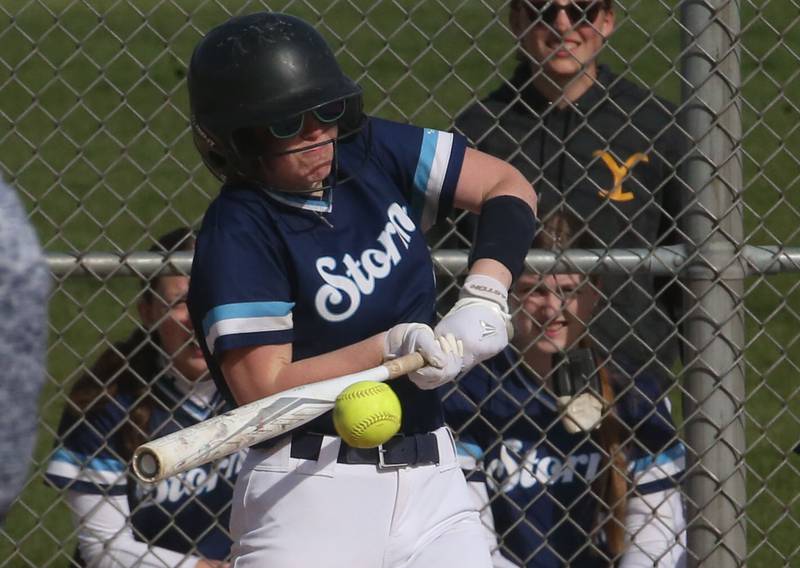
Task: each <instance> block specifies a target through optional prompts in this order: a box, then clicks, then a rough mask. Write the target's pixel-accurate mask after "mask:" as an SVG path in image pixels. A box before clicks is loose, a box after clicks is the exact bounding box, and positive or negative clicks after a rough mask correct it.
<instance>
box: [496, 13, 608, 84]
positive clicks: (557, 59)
mask: <svg viewBox="0 0 800 568" xmlns="http://www.w3.org/2000/svg"><path fill="white" fill-rule="evenodd" d="M561 8H564V9H561ZM510 18H511V28H512V30H513V31H514V33H515V34H516V35H517V36H518V37H519V38H520V42H521V45H522V48H523V49H524V50H525V51H526V52H527V53H528V54H529V55H530V56H531V57H532V58H533V60H534V61H536V62H537V63H539V65H540V66H541V70H542V71H543V72H544V73H545V75H547V76H548V77H550V78H551V79H553V80H554V81H556V83H559V84H563V83H564V82H565V81H568V80H569V79H570V78H572V77H575V76H576V75H578V74H579V73H581V72H584V73H588V74H589V75H592V76H594V74H595V73H596V61H595V59H596V57H597V54H598V53H599V51H600V49H601V48H602V47H603V42H604V41H605V38H607V37H608V36H610V35H611V32H612V31H613V30H614V12H613V10H610V9H606V8H605V7H604V5H603V4H602V2H600V1H594V0H579V1H575V2H571V1H569V0H553V1H546V2H545V1H542V0H522V2H521V3H520V7H519V8H518V9H515V10H512V11H511V15H510Z"/></svg>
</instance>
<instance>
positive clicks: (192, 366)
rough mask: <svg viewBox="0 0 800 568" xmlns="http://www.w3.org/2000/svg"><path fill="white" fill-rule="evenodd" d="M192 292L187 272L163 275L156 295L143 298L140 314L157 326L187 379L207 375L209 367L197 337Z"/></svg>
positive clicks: (174, 363) (164, 346) (163, 344)
mask: <svg viewBox="0 0 800 568" xmlns="http://www.w3.org/2000/svg"><path fill="white" fill-rule="evenodd" d="M188 292H189V278H187V277H186V276H162V277H161V278H159V279H158V280H157V284H156V286H155V289H154V290H153V294H152V296H151V297H150V298H149V299H142V300H141V301H140V303H139V314H140V315H141V317H142V322H143V323H144V324H145V325H147V326H149V327H150V328H151V329H155V331H156V333H157V334H158V338H159V341H160V342H161V349H163V350H164V353H165V354H166V355H167V356H168V357H169V358H170V359H171V361H172V366H173V368H174V369H175V370H177V371H178V372H179V373H180V374H181V375H183V376H184V377H185V378H186V379H188V380H190V381H196V380H198V379H201V378H203V377H204V376H205V375H206V373H207V371H208V367H207V366H206V361H205V359H204V358H203V352H202V351H201V350H200V346H199V345H198V344H197V341H196V340H195V337H194V331H193V327H192V321H191V318H190V317H189V308H188V307H187V305H186V295H187V294H188Z"/></svg>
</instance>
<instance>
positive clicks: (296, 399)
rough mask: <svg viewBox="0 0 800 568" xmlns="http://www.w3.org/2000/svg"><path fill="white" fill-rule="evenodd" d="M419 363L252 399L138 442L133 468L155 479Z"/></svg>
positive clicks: (298, 421) (269, 434)
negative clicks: (363, 384) (358, 385)
mask: <svg viewBox="0 0 800 568" xmlns="http://www.w3.org/2000/svg"><path fill="white" fill-rule="evenodd" d="M424 365H425V360H424V359H423V358H422V355H420V354H419V353H411V354H409V355H404V356H403V357H398V358H397V359H393V360H391V361H387V362H386V363H384V364H383V365H379V366H377V367H375V368H372V369H367V370H366V371H360V372H358V373H352V374H350V375H344V376H343V377H337V378H334V379H328V380H325V381H319V382H316V383H309V384H307V385H301V386H299V387H295V388H292V389H289V390H285V391H283V392H279V393H276V394H273V395H271V396H268V397H265V398H262V399H260V400H256V401H253V402H251V403H249V404H245V405H244V406H240V407H238V408H235V409H234V410H231V411H230V412H226V413H225V414H221V415H220V416H216V417H214V418H211V419H210V420H206V421H204V422H200V423H199V424H195V425H194V426H191V427H189V428H184V429H183V430H179V431H177V432H174V433H172V434H169V435H168V436H164V437H163V438H158V439H156V440H153V441H151V442H148V443H146V444H142V445H141V446H139V447H138V448H136V451H135V452H134V454H133V463H132V467H133V473H134V474H135V475H136V477H137V478H139V479H140V480H142V481H144V482H146V483H155V482H158V481H161V480H162V479H166V478H167V477H171V476H173V475H176V474H178V473H181V472H183V471H186V470H188V469H191V468H193V467H197V466H198V465H202V464H205V463H208V462H210V461H214V460H216V459H219V458H222V457H224V456H227V455H229V454H232V453H234V452H237V451H239V450H241V449H243V448H247V447H250V446H252V445H254V444H258V443H259V442H263V441H265V440H269V439H270V438H274V437H276V436H279V435H281V434H283V433H284V432H287V431H289V430H291V429H293V428H297V427H298V426H302V425H303V424H305V423H306V422H310V421H311V420H313V419H314V418H316V417H318V416H320V415H321V414H324V413H325V412H327V411H328V410H330V409H331V408H333V405H334V402H335V401H336V397H337V396H339V393H341V392H342V391H343V390H344V389H346V388H347V387H348V386H350V385H352V384H353V383H357V382H359V381H386V380H389V379H394V378H396V377H400V376H403V375H407V374H408V373H411V372H413V371H416V370H417V369H419V368H421V367H422V366H424Z"/></svg>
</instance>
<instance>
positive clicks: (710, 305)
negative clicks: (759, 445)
mask: <svg viewBox="0 0 800 568" xmlns="http://www.w3.org/2000/svg"><path fill="white" fill-rule="evenodd" d="M681 21H682V23H683V26H684V28H683V58H682V62H681V67H682V74H683V79H684V84H683V100H684V107H683V111H684V112H683V117H682V119H683V125H684V127H685V128H686V130H687V132H688V134H689V136H690V137H691V138H692V139H693V140H694V142H695V143H696V148H695V151H694V152H693V154H692V155H691V156H690V157H689V159H688V160H687V163H686V166H687V167H686V180H687V182H688V184H689V186H690V187H691V189H692V191H693V192H694V196H695V197H696V199H697V201H696V203H695V204H694V206H693V207H692V208H691V210H690V211H689V212H688V214H687V218H686V220H687V224H686V229H687V233H688V235H689V238H690V241H691V244H692V245H693V250H690V260H689V266H690V268H689V270H688V273H687V277H686V282H687V286H688V289H689V291H690V296H691V299H690V300H689V305H688V306H687V307H688V311H687V318H686V320H685V328H684V329H685V336H686V340H687V343H688V350H687V351H688V353H687V360H686V369H685V384H686V389H685V392H684V399H683V407H684V417H685V423H684V426H685V438H686V442H687V445H688V446H689V447H688V458H689V461H688V464H687V476H686V481H685V490H686V493H687V498H688V514H689V519H688V521H689V530H688V545H689V565H691V566H701V565H703V566H713V567H714V568H729V567H733V566H743V565H744V564H745V561H746V554H747V546H746V541H745V521H744V517H743V511H744V505H745V501H746V487H745V461H744V453H745V429H744V422H745V421H744V401H745V381H744V370H743V361H742V349H743V346H744V322H743V310H742V307H743V299H742V293H743V282H742V280H743V277H744V268H743V265H742V263H741V259H740V258H739V256H738V251H739V250H740V247H741V245H742V240H743V229H742V225H743V223H742V208H741V201H740V200H741V193H740V192H741V189H742V164H741V156H740V143H741V115H740V111H741V109H740V100H739V97H740V68H739V66H740V57H739V46H738V41H739V32H740V20H739V4H738V1H736V0H687V1H686V2H684V3H683V4H682V6H681Z"/></svg>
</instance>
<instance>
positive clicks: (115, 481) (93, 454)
mask: <svg viewBox="0 0 800 568" xmlns="http://www.w3.org/2000/svg"><path fill="white" fill-rule="evenodd" d="M130 407H131V401H130V400H129V399H128V398H127V397H124V396H118V397H115V398H113V399H111V400H109V401H107V402H105V403H103V404H102V405H100V406H97V405H96V406H95V407H93V408H91V409H90V410H89V411H88V412H87V413H86V414H84V415H76V414H73V413H72V412H65V413H64V414H63V415H62V417H61V423H60V425H59V438H58V439H59V440H60V441H61V443H60V444H59V445H58V446H57V447H56V449H55V451H54V453H53V456H52V457H51V458H50V461H49V463H48V465H47V470H46V472H45V476H46V479H47V481H49V482H50V483H51V484H52V485H54V486H56V487H59V488H64V487H69V488H70V489H73V490H76V491H82V492H85V493H98V494H100V493H110V494H112V495H122V494H124V493H125V488H126V485H127V479H126V478H127V464H126V463H125V461H124V459H123V458H122V454H123V449H122V444H121V434H120V428H121V427H122V426H123V425H124V424H125V422H126V421H127V420H128V414H129V411H130Z"/></svg>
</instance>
